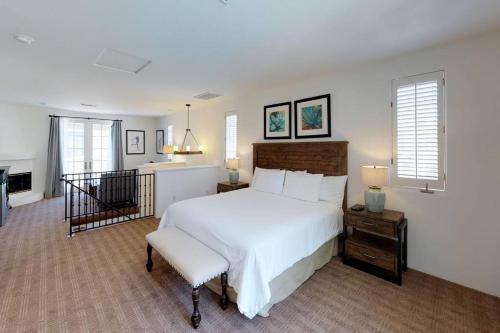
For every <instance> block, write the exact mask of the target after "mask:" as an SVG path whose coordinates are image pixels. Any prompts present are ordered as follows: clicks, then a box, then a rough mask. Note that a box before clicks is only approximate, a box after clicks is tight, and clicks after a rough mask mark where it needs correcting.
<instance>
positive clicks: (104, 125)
mask: <svg viewBox="0 0 500 333" xmlns="http://www.w3.org/2000/svg"><path fill="white" fill-rule="evenodd" d="M62 133H63V135H62V148H63V169H64V173H65V174H72V173H83V172H103V171H111V122H107V121H94V120H83V119H73V118H64V121H63V125H62Z"/></svg>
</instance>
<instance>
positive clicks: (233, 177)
mask: <svg viewBox="0 0 500 333" xmlns="http://www.w3.org/2000/svg"><path fill="white" fill-rule="evenodd" d="M239 180H240V173H239V172H238V171H237V170H231V171H229V182H230V183H231V184H238V181H239Z"/></svg>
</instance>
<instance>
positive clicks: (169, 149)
mask: <svg viewBox="0 0 500 333" xmlns="http://www.w3.org/2000/svg"><path fill="white" fill-rule="evenodd" d="M186 107H187V128H186V133H185V134H184V139H183V140H182V145H181V149H180V150H178V149H176V148H177V147H176V146H171V145H168V146H165V147H164V148H163V153H164V154H176V155H196V154H203V151H202V147H201V146H200V144H199V143H198V140H196V137H195V136H194V134H193V132H192V131H191V129H190V128H189V111H190V110H189V109H190V107H191V104H186ZM188 136H191V137H192V138H193V140H194V143H195V144H196V149H197V150H191V146H190V145H188V143H189V138H188Z"/></svg>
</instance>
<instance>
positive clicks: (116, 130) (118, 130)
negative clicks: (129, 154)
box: [111, 120, 123, 171]
mask: <svg viewBox="0 0 500 333" xmlns="http://www.w3.org/2000/svg"><path fill="white" fill-rule="evenodd" d="M111 156H112V158H111V167H112V168H113V171H118V170H123V144H122V122H121V120H113V125H111Z"/></svg>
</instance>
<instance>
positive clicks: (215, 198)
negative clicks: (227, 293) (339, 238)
mask: <svg viewBox="0 0 500 333" xmlns="http://www.w3.org/2000/svg"><path fill="white" fill-rule="evenodd" d="M342 215H343V212H342V209H341V207H337V206H335V205H333V204H332V203H329V202H324V201H320V202H315V203H313V202H307V201H302V200H297V199H292V198H289V197H286V196H283V195H280V194H271V193H266V192H259V191H256V190H254V189H252V188H248V189H242V190H238V191H232V192H226V193H222V194H218V195H212V196H206V197H201V198H195V199H189V200H185V201H180V202H177V203H175V204H173V205H171V206H169V207H168V209H167V210H166V211H165V213H164V214H163V217H162V220H161V222H160V225H159V228H164V227H167V226H176V227H177V228H179V229H181V230H183V231H184V232H186V233H188V234H190V235H191V236H192V237H194V238H196V239H198V240H199V241H200V242H202V243H203V244H205V245H206V246H208V247H210V248H211V249H213V250H214V251H216V252H218V253H219V254H221V255H222V256H223V257H225V258H226V259H227V260H228V261H229V263H230V268H229V272H228V278H229V280H228V283H229V285H230V286H231V287H232V288H234V290H235V291H236V293H237V299H236V303H237V305H238V309H239V311H240V312H241V313H242V314H244V315H245V316H246V317H248V318H253V317H254V316H255V315H256V314H257V313H258V312H259V311H260V310H261V309H262V308H264V307H265V306H266V305H267V304H268V303H269V302H270V300H271V288H270V283H271V281H272V280H273V279H274V278H275V277H277V276H278V275H280V274H281V273H283V272H284V271H285V270H286V269H288V268H290V267H292V266H293V265H294V264H295V263H296V262H298V261H299V260H301V259H302V258H305V257H308V256H310V255H311V254H313V253H314V252H315V251H316V250H317V249H319V248H320V247H321V246H322V245H323V244H325V243H326V242H327V241H330V240H332V239H333V238H334V237H335V236H336V235H338V234H339V233H340V230H341V225H342V223H341V222H342Z"/></svg>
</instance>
